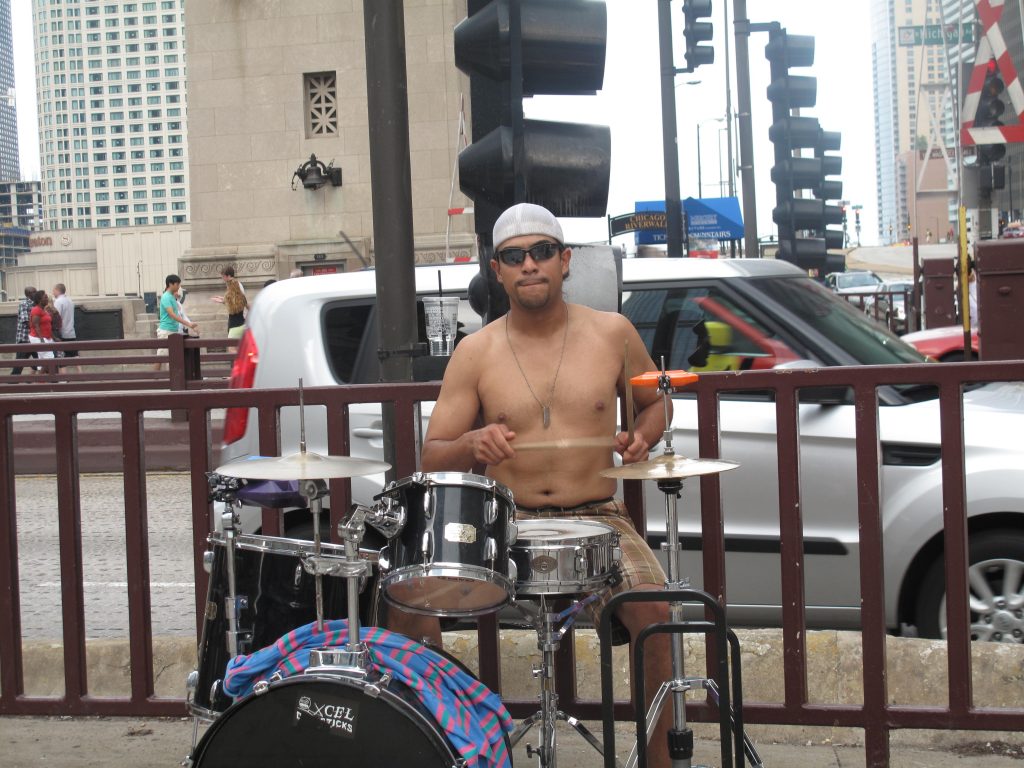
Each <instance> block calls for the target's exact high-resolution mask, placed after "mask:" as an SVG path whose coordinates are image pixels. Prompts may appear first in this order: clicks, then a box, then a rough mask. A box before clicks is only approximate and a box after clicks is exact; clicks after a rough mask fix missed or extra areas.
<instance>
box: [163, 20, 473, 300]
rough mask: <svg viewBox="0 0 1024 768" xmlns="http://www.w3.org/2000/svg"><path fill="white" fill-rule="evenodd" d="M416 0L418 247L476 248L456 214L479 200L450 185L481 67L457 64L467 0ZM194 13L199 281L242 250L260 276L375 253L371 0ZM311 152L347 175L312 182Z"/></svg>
mask: <svg viewBox="0 0 1024 768" xmlns="http://www.w3.org/2000/svg"><path fill="white" fill-rule="evenodd" d="M404 6H405V34H406V38H405V39H406V59H407V73H408V94H409V96H408V99H409V134H410V144H411V170H412V178H411V184H412V198H413V227H414V234H415V254H410V256H411V257H413V258H414V259H415V261H417V262H421V263H432V262H440V261H445V260H452V261H454V260H464V259H468V258H472V257H475V246H474V241H475V236H474V234H473V228H472V220H471V217H469V216H453V217H451V221H449V214H448V209H449V207H450V206H452V207H463V206H466V205H468V204H469V203H468V201H467V199H466V198H464V197H463V196H462V195H461V194H460V193H458V191H457V190H456V192H455V194H454V197H452V196H451V184H452V177H453V167H454V164H455V162H456V157H457V150H458V146H459V124H460V119H459V118H460V103H461V97H462V94H463V93H464V92H465V93H468V79H467V78H465V77H464V76H463V75H461V74H460V73H459V72H458V71H457V70H456V69H455V65H454V52H453V43H452V30H453V29H454V26H455V24H456V23H457V22H458V21H459V20H461V19H462V18H464V17H465V15H466V2H465V0H440V1H438V0H406V2H405V4H404ZM185 16H186V39H187V42H188V63H189V66H188V98H189V104H188V106H189V114H188V144H189V149H190V162H189V166H190V203H191V229H192V242H191V247H190V248H189V249H188V250H187V251H186V252H185V254H184V256H183V258H182V262H183V263H182V266H181V269H182V276H183V277H184V278H185V279H186V280H189V282H190V283H191V284H192V285H193V286H197V285H200V284H204V283H206V282H207V281H208V280H210V279H211V278H212V279H213V280H214V282H215V283H216V282H218V281H216V275H217V272H218V270H219V268H220V266H221V265H223V264H228V263H230V264H233V265H234V266H235V269H236V270H237V271H238V273H239V276H240V277H242V278H243V280H244V281H245V282H246V283H260V284H261V283H262V281H263V280H264V279H269V278H280V277H284V276H286V275H288V273H289V272H290V271H291V270H292V269H295V268H299V269H302V270H303V272H304V273H306V274H312V273H319V272H334V271H346V270H351V269H359V268H361V267H362V266H363V265H364V264H372V263H373V261H374V243H373V217H374V214H375V212H374V211H373V210H372V205H371V179H370V155H369V122H368V115H367V96H366V89H367V85H366V67H365V47H364V25H363V4H362V3H361V2H358V0H306V1H304V2H302V3H294V2H289V0H265V1H264V2H259V3H239V2H237V0H204V2H201V3H190V4H188V5H187V6H186V14H185ZM467 101H468V99H467ZM467 109H468V107H467ZM311 155H315V156H316V159H317V160H318V161H319V162H321V163H323V164H324V165H325V166H330V167H331V168H336V169H340V170H341V185H340V186H334V185H333V184H331V183H327V184H326V185H324V186H322V187H320V188H319V189H307V188H304V187H303V184H302V181H301V179H299V178H298V177H296V176H295V172H296V171H297V170H298V169H299V168H300V167H301V166H302V165H303V163H305V162H306V161H308V160H309V159H310V156H311ZM388 213H389V212H388V211H378V212H376V215H378V216H387V215H388ZM446 234H447V237H446ZM446 242H447V247H446ZM211 287H213V286H211Z"/></svg>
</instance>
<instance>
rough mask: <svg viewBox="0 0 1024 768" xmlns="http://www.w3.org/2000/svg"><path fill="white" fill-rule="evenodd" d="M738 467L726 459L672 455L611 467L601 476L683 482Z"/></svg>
mask: <svg viewBox="0 0 1024 768" xmlns="http://www.w3.org/2000/svg"><path fill="white" fill-rule="evenodd" d="M738 466H739V464H737V463H736V462H735V461H726V460H725V459H691V458H688V457H686V456H678V455H676V454H670V455H667V456H658V457H657V458H655V459H648V460H647V461H638V462H636V463H635V464H625V465H623V466H621V467H609V468H608V469H605V470H603V471H602V472H601V473H600V474H601V476H602V477H610V478H613V479H616V480H681V479H683V478H686V477H698V476H699V475H713V474H715V473H716V472H728V471H729V470H730V469H736V467H738Z"/></svg>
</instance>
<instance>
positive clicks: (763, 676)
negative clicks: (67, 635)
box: [23, 629, 1024, 749]
mask: <svg viewBox="0 0 1024 768" xmlns="http://www.w3.org/2000/svg"><path fill="white" fill-rule="evenodd" d="M737 635H738V636H739V639H740V645H741V648H742V665H743V697H744V700H745V701H746V702H755V701H756V702H769V703H771V702H780V701H783V700H784V696H785V676H784V674H783V668H782V657H783V643H782V632H781V630H775V629H773V630H738V631H737ZM444 644H445V649H446V650H448V651H449V652H451V653H453V654H454V655H455V656H457V657H459V658H460V659H462V660H463V661H464V662H465V663H466V664H467V666H469V667H470V668H471V669H473V670H474V671H476V669H477V652H476V651H477V638H476V635H475V633H471V632H449V633H445V635H444ZM971 652H972V671H973V681H972V682H973V686H974V690H975V692H976V693H975V700H976V701H983V702H984V706H985V707H986V708H995V709H999V708H1019V707H1020V706H1021V698H1020V684H1021V680H1022V679H1024V646H1020V645H1011V644H1005V643H975V644H973V645H972V648H971ZM886 653H887V659H888V663H887V681H888V694H889V702H890V704H896V705H907V706H915V707H938V708H945V707H946V706H947V703H946V697H947V690H948V684H947V677H946V676H947V669H948V667H947V664H946V643H945V642H944V641H941V640H921V639H917V638H899V637H888V638H887V639H886ZM684 656H685V660H686V668H687V671H688V674H698V675H699V674H703V671H704V643H703V639H699V638H697V637H687V638H685V639H684ZM806 656H807V667H808V680H807V688H808V692H809V700H810V702H811V703H812V704H860V703H862V702H863V696H864V669H863V657H862V653H861V636H860V633H858V632H839V631H832V630H827V631H811V632H808V633H807V654H806ZM501 657H502V659H501V673H502V681H503V685H504V694H505V697H506V698H508V699H510V700H519V701H521V700H530V699H531V698H533V697H535V696H536V694H537V693H538V688H537V683H536V681H535V680H534V679H533V677H532V675H531V674H530V670H531V669H532V668H533V666H534V665H535V664H536V663H538V662H539V660H540V659H539V651H538V650H537V638H536V635H535V633H534V632H533V631H532V630H503V631H502V633H501ZM23 658H24V678H25V693H26V695H28V696H32V697H36V696H61V695H63V692H64V670H63V651H62V646H61V644H60V643H48V642H42V641H37V642H27V643H25V646H24V649H23ZM86 658H87V659H88V670H87V673H88V683H89V692H90V695H91V696H96V697H102V696H128V695H129V694H130V690H131V677H130V668H129V662H128V642H127V641H126V640H91V641H87V652H86ZM195 659H196V652H195V642H194V641H193V640H192V639H191V638H187V637H180V638H179V637H162V638H154V640H153V667H154V692H155V693H156V695H158V696H162V697H170V698H182V699H183V697H184V683H185V678H186V676H187V675H188V673H189V672H191V671H192V670H193V669H194V667H195V665H196V661H195ZM576 660H577V670H576V679H577V691H578V694H579V697H580V698H581V699H584V700H600V673H599V646H598V642H597V637H596V635H595V633H594V632H593V630H578V631H577V632H576ZM613 666H614V674H615V679H616V683H615V695H616V697H617V698H621V699H626V698H628V695H629V688H628V682H627V680H628V674H629V672H628V667H629V665H628V655H627V647H626V646H619V647H616V648H615V649H614V654H613ZM186 714H187V712H186V708H185V704H184V701H183V702H182V715H183V716H185V715H186ZM717 727H718V726H717V724H694V731H695V733H697V734H698V735H701V737H702V738H708V737H712V738H713V737H714V736H715V734H716V733H717ZM701 729H707V732H706V733H702V732H701ZM748 733H749V735H750V737H751V738H752V739H754V740H755V742H765V743H769V742H770V743H778V744H793V745H805V744H808V743H810V742H813V743H830V744H835V745H838V744H843V745H851V746H863V732H862V731H861V730H860V729H855V728H839V727H821V726H817V727H815V726H779V725H754V726H751V727H750V728H749V729H748ZM892 740H893V742H894V743H899V744H900V745H903V746H911V747H919V748H927V749H950V748H955V747H957V746H963V745H968V744H973V743H977V742H979V741H986V740H988V741H1005V742H1013V743H1020V744H1024V734H1016V733H1010V732H1006V731H991V732H990V731H945V730H903V731H894V732H893V733H892Z"/></svg>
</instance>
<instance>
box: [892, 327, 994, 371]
mask: <svg viewBox="0 0 1024 768" xmlns="http://www.w3.org/2000/svg"><path fill="white" fill-rule="evenodd" d="M903 340H904V341H905V342H907V343H908V344H911V345H913V347H914V348H915V349H916V350H917V351H918V352H920V353H921V354H923V355H927V356H928V357H930V358H931V359H932V360H938V361H939V362H941V363H960V362H963V361H964V360H965V359H969V360H977V359H978V329H977V328H972V329H971V354H970V357H968V358H965V357H964V329H963V326H961V325H944V326H942V327H941V328H927V329H925V330H923V331H916V332H915V333H908V334H906V335H905V336H904V337H903Z"/></svg>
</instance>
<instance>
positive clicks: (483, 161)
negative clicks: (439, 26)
mask: <svg viewBox="0 0 1024 768" xmlns="http://www.w3.org/2000/svg"><path fill="white" fill-rule="evenodd" d="M468 9H469V16H468V17H467V18H466V19H464V20H463V21H461V22H460V23H459V24H458V25H457V26H456V27H455V65H456V66H457V67H458V68H459V69H460V70H462V71H463V72H465V73H466V74H468V75H469V76H470V85H471V89H472V92H471V98H472V104H471V114H472V131H473V143H472V144H470V145H469V146H468V147H466V148H465V149H464V150H462V152H460V153H459V181H460V185H461V188H462V191H463V192H464V193H465V194H466V195H468V196H469V197H471V198H472V199H473V201H474V207H475V216H476V223H477V232H478V233H480V234H481V235H484V236H485V238H486V240H487V241H489V239H490V234H491V228H492V227H493V224H494V221H495V220H496V219H497V216H498V215H499V214H500V213H501V211H502V210H504V209H505V208H507V207H508V206H510V205H512V204H514V203H518V202H531V203H537V204H539V205H543V206H545V207H546V208H548V209H550V210H551V211H552V213H554V214H555V215H556V216H604V215H605V213H606V211H607V207H608V181H609V172H610V170H611V132H610V131H609V129H608V127H607V126H598V125H585V124H575V123H560V122H550V121H542V120H526V119H524V117H523V98H524V97H529V96H534V95H541V94H563V95H580V94H593V93H595V92H596V91H598V90H600V88H601V86H602V84H603V81H604V61H605V47H606V43H607V36H608V21H607V12H606V8H605V3H604V2H603V0H492V1H491V2H489V3H486V4H484V3H482V2H479V0H478V1H477V2H473V0H470V3H469V5H468Z"/></svg>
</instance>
